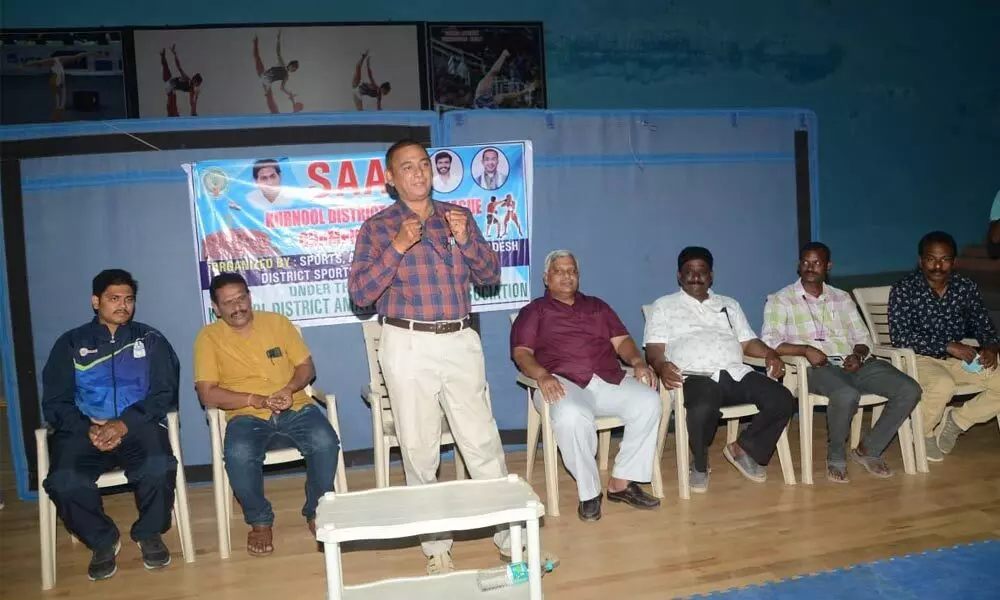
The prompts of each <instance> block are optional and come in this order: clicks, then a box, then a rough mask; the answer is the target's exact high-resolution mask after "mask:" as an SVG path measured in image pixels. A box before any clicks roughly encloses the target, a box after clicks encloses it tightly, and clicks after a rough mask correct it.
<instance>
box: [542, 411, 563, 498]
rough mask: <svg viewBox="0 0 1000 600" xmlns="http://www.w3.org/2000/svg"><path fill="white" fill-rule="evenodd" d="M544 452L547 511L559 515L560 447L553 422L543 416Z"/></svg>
mask: <svg viewBox="0 0 1000 600" xmlns="http://www.w3.org/2000/svg"><path fill="white" fill-rule="evenodd" d="M542 452H544V453H545V454H544V461H545V493H546V494H547V497H548V506H547V507H546V513H547V514H548V515H549V516H550V517H558V516H559V472H558V469H559V449H558V448H557V446H556V436H555V433H554V432H553V431H552V423H551V422H549V420H548V419H545V418H544V417H542Z"/></svg>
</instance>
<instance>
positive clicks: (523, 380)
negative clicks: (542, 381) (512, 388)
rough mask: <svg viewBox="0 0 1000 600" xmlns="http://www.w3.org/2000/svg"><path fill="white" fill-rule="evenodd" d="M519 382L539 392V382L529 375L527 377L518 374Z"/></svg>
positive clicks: (520, 373)
mask: <svg viewBox="0 0 1000 600" xmlns="http://www.w3.org/2000/svg"><path fill="white" fill-rule="evenodd" d="M517 382H518V383H520V384H521V385H523V386H525V387H529V388H531V389H533V390H537V389H538V382H537V381H535V380H534V379H532V378H531V377H528V376H527V375H525V374H524V373H522V372H520V371H518V372H517Z"/></svg>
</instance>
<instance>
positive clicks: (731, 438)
mask: <svg viewBox="0 0 1000 600" xmlns="http://www.w3.org/2000/svg"><path fill="white" fill-rule="evenodd" d="M738 437H740V420H739V419H729V420H728V421H726V443H727V444H732V443H733V442H735V441H736V438H738Z"/></svg>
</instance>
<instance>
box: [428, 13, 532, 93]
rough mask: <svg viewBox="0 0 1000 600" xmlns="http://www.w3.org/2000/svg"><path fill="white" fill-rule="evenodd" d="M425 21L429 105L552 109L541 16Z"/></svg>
mask: <svg viewBox="0 0 1000 600" xmlns="http://www.w3.org/2000/svg"><path fill="white" fill-rule="evenodd" d="M425 25H426V33H425V34H424V39H425V46H424V47H425V48H426V52H427V58H426V61H425V62H426V73H427V79H428V84H427V87H428V101H429V105H428V106H429V108H431V109H433V110H438V111H442V110H455V109H476V108H535V109H545V108H548V89H547V85H546V80H545V75H546V73H545V35H544V31H543V29H544V28H543V25H542V23H541V22H540V21H520V22H513V21H508V22H504V21H493V22H427V23H426V24H425Z"/></svg>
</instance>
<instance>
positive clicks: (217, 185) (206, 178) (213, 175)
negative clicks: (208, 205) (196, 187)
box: [201, 167, 229, 198]
mask: <svg viewBox="0 0 1000 600" xmlns="http://www.w3.org/2000/svg"><path fill="white" fill-rule="evenodd" d="M201 183H202V185H203V186H205V191H206V192H208V195H209V196H211V197H212V198H218V197H219V196H221V195H222V193H223V192H225V191H226V188H228V187H229V176H228V175H226V172H225V171H223V170H222V169H220V168H218V167H212V168H210V169H208V170H207V171H205V174H204V175H202V176H201Z"/></svg>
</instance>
